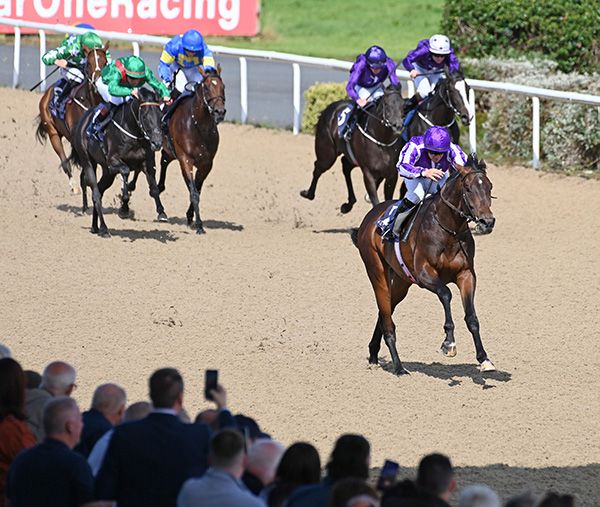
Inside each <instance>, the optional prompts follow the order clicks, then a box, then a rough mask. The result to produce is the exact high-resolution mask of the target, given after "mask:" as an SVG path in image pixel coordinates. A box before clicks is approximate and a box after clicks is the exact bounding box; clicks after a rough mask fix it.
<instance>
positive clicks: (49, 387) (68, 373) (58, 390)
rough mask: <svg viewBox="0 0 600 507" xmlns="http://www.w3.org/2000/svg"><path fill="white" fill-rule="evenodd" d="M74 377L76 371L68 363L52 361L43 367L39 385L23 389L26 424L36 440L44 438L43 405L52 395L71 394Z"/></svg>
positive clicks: (73, 387)
mask: <svg viewBox="0 0 600 507" xmlns="http://www.w3.org/2000/svg"><path fill="white" fill-rule="evenodd" d="M76 377H77V372H76V371H75V368H73V367H72V366H71V365H70V364H68V363H65V362H64V361H54V362H52V363H50V364H49V365H48V366H46V368H44V371H43V373H42V383H41V384H40V387H39V388H35V389H27V390H26V391H25V414H26V415H27V424H28V425H29V428H30V429H31V431H32V433H33V435H34V436H35V438H36V440H37V441H38V442H41V441H42V440H43V439H44V428H43V424H42V419H43V415H44V406H45V405H46V403H47V402H48V400H50V399H51V398H52V397H53V396H71V393H72V392H73V389H75V380H76Z"/></svg>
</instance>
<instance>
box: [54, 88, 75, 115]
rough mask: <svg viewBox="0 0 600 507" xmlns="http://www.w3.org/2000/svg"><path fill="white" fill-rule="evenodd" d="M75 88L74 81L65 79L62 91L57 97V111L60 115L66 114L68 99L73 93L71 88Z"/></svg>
mask: <svg viewBox="0 0 600 507" xmlns="http://www.w3.org/2000/svg"><path fill="white" fill-rule="evenodd" d="M72 89H73V83H72V82H71V81H69V80H68V79H67V80H65V82H64V85H63V86H62V89H61V90H60V93H59V94H58V96H57V97H56V111H57V112H58V114H59V115H60V117H61V118H62V117H64V115H65V107H66V105H67V99H68V98H69V95H70V94H71V90H72Z"/></svg>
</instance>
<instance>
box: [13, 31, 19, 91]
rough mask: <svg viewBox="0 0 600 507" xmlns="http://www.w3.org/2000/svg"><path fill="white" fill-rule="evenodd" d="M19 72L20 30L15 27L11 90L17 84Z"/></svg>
mask: <svg viewBox="0 0 600 507" xmlns="http://www.w3.org/2000/svg"><path fill="white" fill-rule="evenodd" d="M20 72H21V29H20V28H19V27H18V26H15V49H14V53H13V88H16V87H17V85H18V84H19V74H20Z"/></svg>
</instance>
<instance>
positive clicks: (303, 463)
mask: <svg viewBox="0 0 600 507" xmlns="http://www.w3.org/2000/svg"><path fill="white" fill-rule="evenodd" d="M320 480H321V458H320V457H319V452H318V451H317V450H316V449H315V447H314V446H313V445H311V444H307V443H306V442H296V443H295V444H292V445H291V446H290V447H289V448H288V449H287V450H286V451H285V452H284V453H283V456H282V457H281V461H280V462H279V465H278V466H277V472H276V473H275V482H274V483H273V485H272V486H271V487H270V488H267V489H266V490H265V491H264V493H263V494H261V496H263V495H264V498H266V500H267V505H268V506H269V507H281V506H282V505H283V504H284V502H285V501H286V500H287V498H288V497H289V496H290V495H291V494H292V493H293V492H294V491H295V490H296V489H297V488H299V487H300V486H306V485H309V484H317V483H318V482H319V481H320Z"/></svg>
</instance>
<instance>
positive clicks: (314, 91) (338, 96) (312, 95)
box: [302, 83, 348, 134]
mask: <svg viewBox="0 0 600 507" xmlns="http://www.w3.org/2000/svg"><path fill="white" fill-rule="evenodd" d="M347 98H348V96H347V95H346V84H345V83H315V84H314V85H312V86H311V87H309V88H308V89H307V90H306V91H305V92H304V103H305V104H304V113H303V115H302V132H304V133H306V134H314V133H315V127H316V126H317V122H318V121H319V115H320V114H321V111H323V109H325V108H326V107H327V106H328V105H329V104H331V103H332V102H335V101H336V100H344V99H347Z"/></svg>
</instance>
